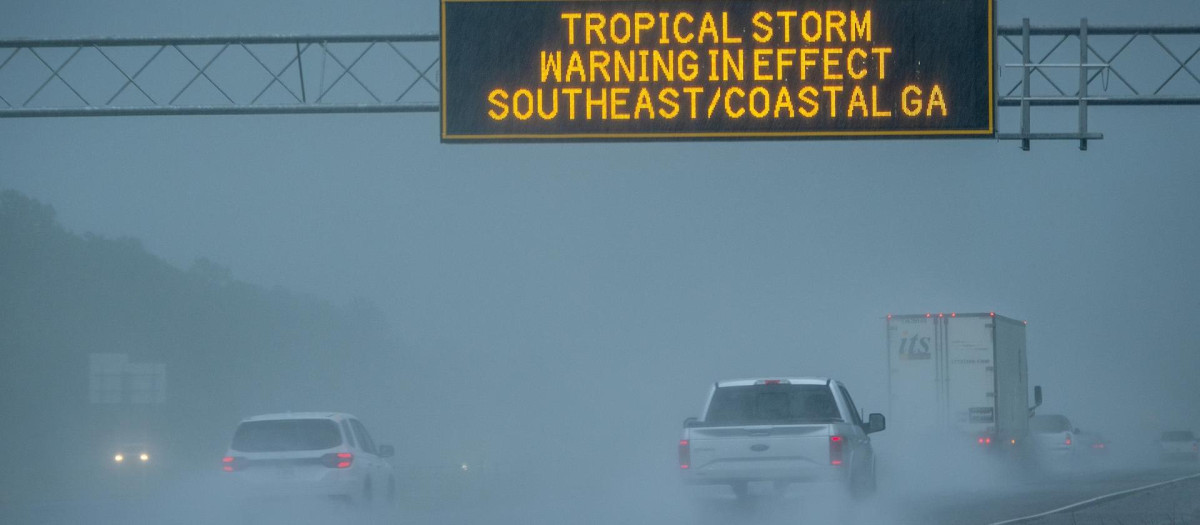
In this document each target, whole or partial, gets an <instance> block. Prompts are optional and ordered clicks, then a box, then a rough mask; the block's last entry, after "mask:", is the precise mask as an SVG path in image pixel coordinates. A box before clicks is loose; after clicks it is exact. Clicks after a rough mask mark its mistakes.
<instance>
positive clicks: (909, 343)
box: [900, 331, 930, 360]
mask: <svg viewBox="0 0 1200 525" xmlns="http://www.w3.org/2000/svg"><path fill="white" fill-rule="evenodd" d="M929 358H930V353H929V338H928V337H921V336H920V335H913V336H911V337H910V336H909V335H908V331H904V332H902V333H901V334H900V359H904V360H919V359H929Z"/></svg>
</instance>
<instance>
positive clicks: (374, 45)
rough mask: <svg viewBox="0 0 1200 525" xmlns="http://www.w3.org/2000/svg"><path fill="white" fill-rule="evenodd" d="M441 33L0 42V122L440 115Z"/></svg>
mask: <svg viewBox="0 0 1200 525" xmlns="http://www.w3.org/2000/svg"><path fill="white" fill-rule="evenodd" d="M437 42H438V35H437V34H403V35H356V36H344V35H343V36H242V37H191V38H73V39H59V40H32V39H24V40H0V117H63V116H70V117H79V116H137V115H237V114H246V115H261V114H279V113H403V112H436V111H438V99H439V95H438V93H439V91H440V89H441V79H440V68H439V67H438V65H439V63H440V62H439V61H440V58H439V50H438V46H437Z"/></svg>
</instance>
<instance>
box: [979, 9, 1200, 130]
mask: <svg viewBox="0 0 1200 525" xmlns="http://www.w3.org/2000/svg"><path fill="white" fill-rule="evenodd" d="M997 33H998V39H997V45H998V46H999V48H998V49H997V50H996V55H997V57H996V58H997V64H998V65H999V69H1000V76H1001V80H1002V81H1003V79H1004V74H1005V73H1007V72H1009V71H1015V72H1016V73H1017V80H1016V82H1015V83H1013V82H1007V83H1005V82H1001V84H1000V85H999V86H998V87H997V99H996V103H997V105H998V106H1001V107H1019V108H1020V110H1021V130H1020V132H1019V133H999V134H997V137H998V138H1000V139H1012V140H1020V141H1021V149H1024V150H1028V149H1029V143H1030V141H1031V140H1047V139H1049V140H1055V139H1058V140H1061V139H1067V140H1078V141H1079V149H1081V150H1086V149H1087V141H1088V140H1090V139H1100V138H1103V135H1101V134H1099V133H1093V132H1089V131H1088V126H1087V122H1088V121H1087V115H1088V113H1087V110H1088V106H1178V105H1200V59H1198V58H1197V55H1200V26H1187V27H1184V26H1090V25H1088V21H1087V19H1086V18H1084V19H1083V20H1081V21H1080V24H1079V25H1078V26H1057V27H1032V26H1030V24H1029V19H1028V18H1026V19H1025V20H1023V22H1022V25H1020V26H1013V27H1000V28H998V31H997ZM1063 44H1067V45H1066V46H1064V45H1063ZM1072 48H1073V49H1075V50H1077V53H1078V54H1077V55H1076V57H1077V58H1064V57H1063V55H1064V54H1066V53H1072V51H1071V49H1072ZM1035 49H1036V51H1035ZM1014 51H1015V52H1016V53H1017V54H1018V56H1017V57H1015V59H1013V60H1007V61H1006V60H1004V57H1005V56H1011V55H1012V53H1013V52H1014ZM1064 59H1065V60H1067V61H1066V62H1059V61H1060V60H1064ZM1070 77H1074V79H1073V80H1072V79H1071V78H1070ZM1034 106H1076V107H1078V108H1079V125H1078V128H1077V129H1076V130H1075V131H1072V132H1066V133H1034V132H1032V131H1031V130H1030V127H1031V121H1030V113H1031V108H1032V107H1034Z"/></svg>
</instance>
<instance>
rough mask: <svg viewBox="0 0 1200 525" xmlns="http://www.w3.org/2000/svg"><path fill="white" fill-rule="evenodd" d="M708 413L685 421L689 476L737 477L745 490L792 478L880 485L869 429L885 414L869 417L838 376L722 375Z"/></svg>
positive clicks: (719, 480)
mask: <svg viewBox="0 0 1200 525" xmlns="http://www.w3.org/2000/svg"><path fill="white" fill-rule="evenodd" d="M703 414H704V415H703V417H702V418H700V419H696V418H688V419H687V420H685V421H684V428H683V436H682V438H681V439H680V440H679V469H680V472H681V475H682V476H683V480H684V482H685V483H688V484H724V485H729V486H730V487H732V488H733V492H734V494H735V495H737V496H738V497H744V496H746V495H747V494H748V485H749V484H750V483H753V482H769V483H772V484H773V485H774V487H775V489H776V490H777V491H782V490H783V489H784V488H785V487H786V486H787V485H788V484H791V483H813V482H821V483H838V484H842V485H844V486H845V487H846V488H847V489H848V490H849V491H850V492H851V494H852V495H855V496H862V495H866V494H869V493H870V492H872V491H874V489H875V453H874V451H873V450H872V449H871V438H870V437H869V434H871V433H874V432H879V431H881V430H883V429H884V427H885V421H884V417H883V415H882V414H871V415H870V417H869V418H868V420H867V421H865V422H864V421H863V420H862V419H861V417H860V416H859V412H858V408H857V407H856V406H855V405H854V401H853V400H852V399H851V397H850V392H849V391H848V390H846V387H845V386H844V385H843V384H842V383H840V382H838V381H834V380H832V379H826V378H802V377H792V378H764V379H741V380H733V381H718V382H717V383H715V384H714V385H713V386H712V388H711V389H710V391H709V395H708V401H707V402H706V403H705V405H704V412H703Z"/></svg>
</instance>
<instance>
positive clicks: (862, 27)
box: [441, 0, 995, 141]
mask: <svg viewBox="0 0 1200 525" xmlns="http://www.w3.org/2000/svg"><path fill="white" fill-rule="evenodd" d="M441 17H442V18H441V35H442V58H441V61H442V64H441V67H442V78H441V86H442V140H444V141H459V140H463V141H472V140H475V141H479V140H526V141H537V140H590V139H598V140H627V139H690V138H767V139H770V138H804V137H885V136H901V137H918V136H979V137H990V136H993V135H994V133H995V125H994V115H995V107H994V100H995V98H994V96H993V72H994V67H993V64H992V56H993V54H992V46H993V35H994V33H995V31H994V26H993V24H994V21H993V6H992V0H772V1H768V0H760V1H754V0H747V1H739V0H724V1H721V0H663V1H625V0H590V1H586V0H585V1H557V0H495V1H491V0H442V3H441Z"/></svg>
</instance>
